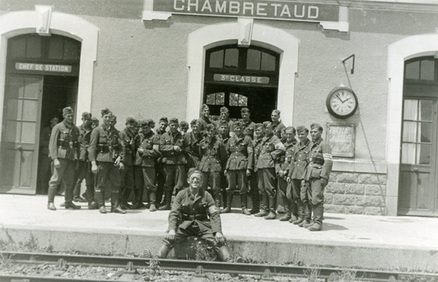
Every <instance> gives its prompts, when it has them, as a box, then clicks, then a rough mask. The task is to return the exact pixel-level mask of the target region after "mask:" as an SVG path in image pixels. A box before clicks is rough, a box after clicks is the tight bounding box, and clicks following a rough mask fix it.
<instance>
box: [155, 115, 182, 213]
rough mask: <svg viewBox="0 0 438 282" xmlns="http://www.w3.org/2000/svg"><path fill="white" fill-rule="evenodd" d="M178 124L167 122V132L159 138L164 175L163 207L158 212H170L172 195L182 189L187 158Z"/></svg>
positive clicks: (175, 121) (174, 121)
mask: <svg viewBox="0 0 438 282" xmlns="http://www.w3.org/2000/svg"><path fill="white" fill-rule="evenodd" d="M178 127H179V123H178V119H177V118H171V119H170V120H169V131H168V132H166V133H164V134H163V135H161V137H160V152H161V154H162V155H163V164H164V175H165V177H166V181H165V183H164V205H163V206H161V207H160V208H159V209H160V210H170V202H171V200H172V194H173V192H174V191H175V192H176V193H177V192H178V191H180V190H181V189H182V188H183V185H184V180H185V179H186V176H185V166H186V164H187V158H186V156H185V151H186V147H187V145H186V144H185V143H184V136H182V135H181V132H179V131H178Z"/></svg>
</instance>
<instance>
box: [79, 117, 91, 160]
mask: <svg viewBox="0 0 438 282" xmlns="http://www.w3.org/2000/svg"><path fill="white" fill-rule="evenodd" d="M78 129H79V137H78V142H79V160H80V161H84V162H85V161H87V162H88V161H89V160H88V146H90V139H91V130H92V129H91V128H89V129H87V128H85V126H84V125H83V124H82V125H80V126H79V127H78Z"/></svg>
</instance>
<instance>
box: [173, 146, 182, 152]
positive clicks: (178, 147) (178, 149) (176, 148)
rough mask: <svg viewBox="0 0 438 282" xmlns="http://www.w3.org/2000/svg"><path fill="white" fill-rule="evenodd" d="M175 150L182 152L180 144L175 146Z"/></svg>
mask: <svg viewBox="0 0 438 282" xmlns="http://www.w3.org/2000/svg"><path fill="white" fill-rule="evenodd" d="M173 150H174V151H176V152H181V147H180V146H173Z"/></svg>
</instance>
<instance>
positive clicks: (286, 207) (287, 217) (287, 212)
mask: <svg viewBox="0 0 438 282" xmlns="http://www.w3.org/2000/svg"><path fill="white" fill-rule="evenodd" d="M283 204H284V215H283V216H282V217H280V219H279V220H280V221H289V220H290V219H291V213H290V203H289V200H288V199H286V198H283Z"/></svg>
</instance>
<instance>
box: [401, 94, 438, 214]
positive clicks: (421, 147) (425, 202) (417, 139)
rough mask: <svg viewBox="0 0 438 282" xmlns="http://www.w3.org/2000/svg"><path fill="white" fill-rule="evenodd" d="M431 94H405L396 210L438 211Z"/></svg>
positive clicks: (437, 122) (435, 122) (434, 106)
mask: <svg viewBox="0 0 438 282" xmlns="http://www.w3.org/2000/svg"><path fill="white" fill-rule="evenodd" d="M437 105H438V100H437V99H431V98H405V99H404V109H403V135H402V148H401V149H402V154H401V164H400V193H399V214H401V215H421V216H433V215H438V213H437V194H438V193H437V190H438V189H437V175H438V174H437V158H436V155H437V126H438V119H437V107H438V106H437Z"/></svg>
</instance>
